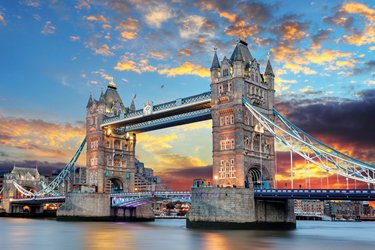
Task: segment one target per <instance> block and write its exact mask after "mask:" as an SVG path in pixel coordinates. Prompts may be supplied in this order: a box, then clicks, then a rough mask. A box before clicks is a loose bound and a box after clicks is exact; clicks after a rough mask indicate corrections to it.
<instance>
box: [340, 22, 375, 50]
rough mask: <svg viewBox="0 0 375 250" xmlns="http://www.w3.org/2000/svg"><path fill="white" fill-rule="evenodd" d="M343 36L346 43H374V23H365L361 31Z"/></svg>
mask: <svg viewBox="0 0 375 250" xmlns="http://www.w3.org/2000/svg"><path fill="white" fill-rule="evenodd" d="M343 38H344V40H345V42H347V43H348V44H354V45H357V46H361V45H364V44H371V43H375V27H374V24H365V28H364V30H363V32H362V33H355V34H353V35H351V36H348V35H344V36H343Z"/></svg>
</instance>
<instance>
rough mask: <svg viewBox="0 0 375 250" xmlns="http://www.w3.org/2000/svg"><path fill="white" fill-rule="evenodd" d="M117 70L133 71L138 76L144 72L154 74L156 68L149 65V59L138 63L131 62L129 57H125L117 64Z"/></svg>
mask: <svg viewBox="0 0 375 250" xmlns="http://www.w3.org/2000/svg"><path fill="white" fill-rule="evenodd" d="M115 70H118V71H133V72H136V73H138V74H141V73H142V72H153V71H156V68H155V67H154V66H151V65H149V64H148V60H147V59H142V60H140V61H139V62H138V63H137V62H135V61H133V60H131V59H130V58H129V57H127V56H123V57H122V58H121V60H120V61H119V62H118V63H117V64H116V66H115Z"/></svg>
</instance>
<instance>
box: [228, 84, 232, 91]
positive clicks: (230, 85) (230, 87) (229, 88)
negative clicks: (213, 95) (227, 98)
mask: <svg viewBox="0 0 375 250" xmlns="http://www.w3.org/2000/svg"><path fill="white" fill-rule="evenodd" d="M231 91H232V83H228V92H231Z"/></svg>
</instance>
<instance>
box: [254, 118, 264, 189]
mask: <svg viewBox="0 0 375 250" xmlns="http://www.w3.org/2000/svg"><path fill="white" fill-rule="evenodd" d="M254 130H255V132H258V133H259V164H260V188H261V189H263V165H262V134H263V133H264V128H263V126H262V125H261V124H260V123H258V124H256V125H255V127H254Z"/></svg>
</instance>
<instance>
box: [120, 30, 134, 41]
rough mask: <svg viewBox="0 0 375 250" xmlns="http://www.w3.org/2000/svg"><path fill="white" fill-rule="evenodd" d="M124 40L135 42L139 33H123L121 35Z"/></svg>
mask: <svg viewBox="0 0 375 250" xmlns="http://www.w3.org/2000/svg"><path fill="white" fill-rule="evenodd" d="M120 35H121V38H122V39H123V40H133V39H135V38H136V37H137V32H134V31H122V32H121V33H120Z"/></svg>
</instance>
